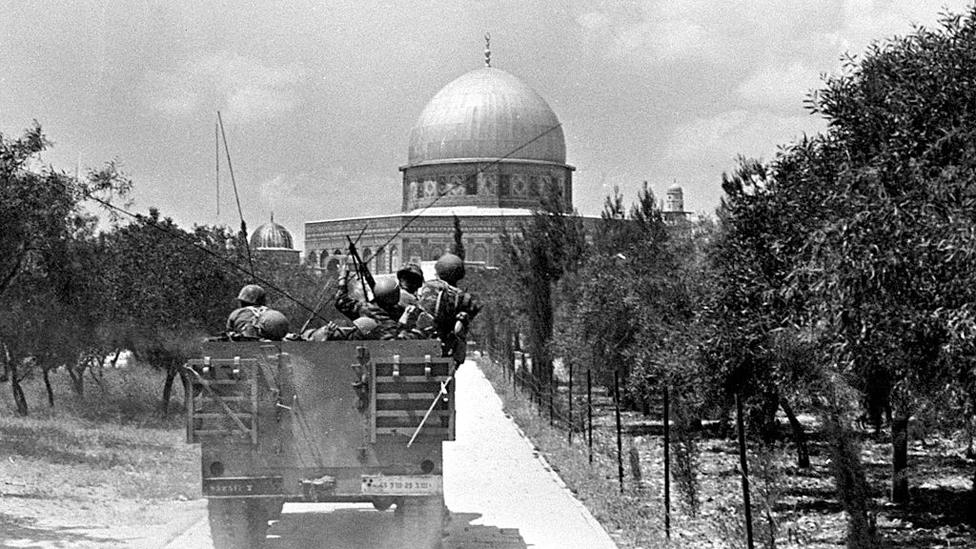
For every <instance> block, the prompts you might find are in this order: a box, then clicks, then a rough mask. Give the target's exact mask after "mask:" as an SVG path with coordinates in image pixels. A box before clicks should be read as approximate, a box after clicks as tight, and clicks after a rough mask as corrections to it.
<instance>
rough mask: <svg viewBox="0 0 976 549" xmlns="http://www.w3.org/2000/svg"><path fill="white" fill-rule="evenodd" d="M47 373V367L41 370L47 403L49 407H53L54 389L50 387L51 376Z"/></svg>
mask: <svg viewBox="0 0 976 549" xmlns="http://www.w3.org/2000/svg"><path fill="white" fill-rule="evenodd" d="M48 373H49V370H48V369H47V368H44V369H43V370H41V375H42V376H43V377H44V388H45V389H47V403H48V405H50V406H51V408H54V390H53V389H51V376H49V375H48Z"/></svg>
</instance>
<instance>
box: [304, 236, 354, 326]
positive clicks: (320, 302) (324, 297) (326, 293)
mask: <svg viewBox="0 0 976 549" xmlns="http://www.w3.org/2000/svg"><path fill="white" fill-rule="evenodd" d="M368 227H369V223H367V224H365V225H363V230H361V231H359V235H357V236H356V242H359V239H360V238H362V237H363V233H365V232H366V229H367V228H368ZM346 238H349V237H346ZM334 282H335V279H330V280H329V281H328V282H326V283H325V286H324V287H323V288H322V295H321V297H319V300H318V303H316V304H315V309H314V310H313V311H312V314H311V315H309V317H308V320H306V321H305V324H302V329H301V330H299V331H298V333H300V334H303V333H305V330H306V329H307V328H308V325H309V324H311V322H312V320H314V319H315V317H317V316H318V314H319V310H320V309H322V306H323V305H325V302H326V300H328V299H330V292H334V291H335V289H334V288H333V286H332V285H333V283H334ZM364 293H365V292H364Z"/></svg>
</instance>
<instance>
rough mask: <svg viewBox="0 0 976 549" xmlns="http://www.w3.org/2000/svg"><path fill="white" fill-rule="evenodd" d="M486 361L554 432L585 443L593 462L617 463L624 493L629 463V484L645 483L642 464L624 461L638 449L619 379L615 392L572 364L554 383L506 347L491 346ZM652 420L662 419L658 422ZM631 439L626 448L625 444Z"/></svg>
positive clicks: (553, 378)
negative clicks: (624, 422) (626, 420)
mask: <svg viewBox="0 0 976 549" xmlns="http://www.w3.org/2000/svg"><path fill="white" fill-rule="evenodd" d="M482 356H483V357H485V358H487V360H490V361H491V362H492V363H494V364H495V365H496V366H497V367H498V369H499V370H500V371H501V372H502V375H503V379H504V381H505V383H506V385H507V387H508V389H509V390H510V391H512V393H514V394H517V395H519V396H520V397H521V398H523V399H525V400H526V401H528V402H531V403H532V404H533V408H534V410H535V412H536V414H537V415H538V416H539V417H540V418H541V419H542V420H543V421H546V420H548V422H549V425H550V427H552V428H554V429H558V430H561V431H563V432H565V433H566V439H567V442H568V444H569V445H576V444H585V445H586V447H587V454H588V459H589V461H590V463H593V461H594V457H595V456H597V457H603V458H605V459H607V460H611V461H614V462H615V463H616V465H617V467H616V469H617V471H616V473H617V477H618V481H619V484H620V489H621V491H623V490H624V486H625V479H626V478H627V475H625V474H624V462H625V460H626V461H628V462H629V465H630V475H629V477H630V479H631V480H632V481H633V482H634V483H635V484H639V483H640V481H641V479H642V474H641V472H640V463H639V460H635V459H633V458H630V457H629V456H627V457H625V456H624V447H625V446H626V447H627V448H628V450H629V451H632V452H633V451H636V450H633V444H632V439H633V438H634V437H633V434H632V433H631V432H630V431H629V429H628V430H625V429H624V426H623V425H622V422H621V413H622V410H621V409H620V382H621V380H620V379H619V377H618V376H616V375H615V376H614V383H613V385H611V386H610V387H606V386H604V385H603V384H600V383H596V379H595V375H594V373H593V372H592V371H590V370H589V369H583V371H582V372H580V371H576V369H574V368H573V366H572V365H571V364H567V366H566V368H565V369H561V371H560V372H559V373H558V374H554V375H552V376H551V378H550V379H540V376H537V375H536V374H535V373H534V372H533V368H532V356H531V355H530V354H528V353H524V352H521V351H516V350H511V349H505V348H504V347H502V346H495V347H487V348H484V349H483V350H482ZM652 419H657V417H654V418H652ZM625 439H626V442H627V444H624V442H625Z"/></svg>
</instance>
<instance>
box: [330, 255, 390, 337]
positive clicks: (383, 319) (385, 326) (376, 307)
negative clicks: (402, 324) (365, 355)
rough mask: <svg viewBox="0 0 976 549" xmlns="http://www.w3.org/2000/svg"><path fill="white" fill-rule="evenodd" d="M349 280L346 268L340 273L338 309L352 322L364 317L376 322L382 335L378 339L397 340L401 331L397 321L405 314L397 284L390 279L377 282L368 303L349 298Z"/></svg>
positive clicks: (336, 300)
mask: <svg viewBox="0 0 976 549" xmlns="http://www.w3.org/2000/svg"><path fill="white" fill-rule="evenodd" d="M348 279H349V268H348V266H344V267H343V268H342V271H341V272H340V273H339V289H338V290H337V291H336V296H335V305H336V309H338V310H339V312H340V313H342V314H344V315H346V316H347V317H348V318H349V319H350V320H355V319H357V318H359V317H363V316H365V317H369V318H371V319H373V320H375V321H376V323H377V324H378V325H379V328H378V329H379V330H380V334H381V335H380V337H379V338H378V339H393V338H395V337H396V336H397V332H398V331H399V328H398V326H397V320H396V319H398V318H400V315H402V314H403V308H402V307H401V306H400V287H399V286H398V284H397V282H396V281H395V280H393V279H389V278H382V279H380V280H377V281H376V286H375V287H374V288H373V299H372V301H367V300H365V299H356V298H354V297H350V296H349V287H348V285H347V282H348Z"/></svg>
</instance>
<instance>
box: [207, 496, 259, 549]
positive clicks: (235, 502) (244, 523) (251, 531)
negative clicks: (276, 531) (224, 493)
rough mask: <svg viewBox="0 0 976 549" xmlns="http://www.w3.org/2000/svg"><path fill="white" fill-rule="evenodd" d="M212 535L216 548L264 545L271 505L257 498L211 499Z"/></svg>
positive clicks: (208, 508)
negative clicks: (269, 506)
mask: <svg viewBox="0 0 976 549" xmlns="http://www.w3.org/2000/svg"><path fill="white" fill-rule="evenodd" d="M207 510H208V512H209V515H210V537H211V539H213V545H214V549H261V547H262V546H263V545H264V538H265V534H266V533H267V531H268V515H269V511H270V509H268V505H267V503H266V502H262V501H260V500H257V499H243V498H241V499H211V500H208V501H207Z"/></svg>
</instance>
